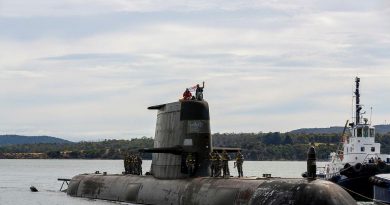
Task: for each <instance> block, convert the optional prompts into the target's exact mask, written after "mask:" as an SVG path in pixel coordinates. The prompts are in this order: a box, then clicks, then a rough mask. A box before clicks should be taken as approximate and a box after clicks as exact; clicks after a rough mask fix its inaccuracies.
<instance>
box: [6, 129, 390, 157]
mask: <svg viewBox="0 0 390 205" xmlns="http://www.w3.org/2000/svg"><path fill="white" fill-rule="evenodd" d="M213 139H214V143H213V144H214V146H218V147H241V148H242V150H243V154H244V155H245V159H246V160H305V159H306V152H307V150H308V148H309V146H310V144H314V145H315V147H316V151H317V159H318V160H326V159H327V157H328V155H329V153H330V152H332V151H335V150H336V149H337V145H338V143H339V141H340V138H339V135H338V134H292V133H278V132H274V133H223V134H221V133H216V134H213ZM376 140H377V142H380V143H381V144H382V148H381V149H382V153H390V133H389V134H384V135H380V134H377V137H376ZM150 147H153V139H152V138H148V137H142V138H135V139H131V140H104V141H100V142H78V143H71V144H43V143H41V144H26V145H9V146H3V147H0V158H24V157H23V156H24V155H23V154H20V153H41V155H40V157H41V158H42V156H45V157H44V158H81V159H120V158H122V157H123V155H124V154H126V153H128V152H137V151H138V149H140V148H150ZM11 153H19V154H18V155H15V154H11ZM28 156H29V157H26V158H31V155H28ZM32 158H33V157H32ZM143 158H146V159H150V158H151V155H150V154H143Z"/></svg>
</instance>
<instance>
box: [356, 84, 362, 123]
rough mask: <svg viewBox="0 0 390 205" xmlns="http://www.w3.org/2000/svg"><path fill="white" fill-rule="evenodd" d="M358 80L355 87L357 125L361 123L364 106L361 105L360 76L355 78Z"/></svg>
mask: <svg viewBox="0 0 390 205" xmlns="http://www.w3.org/2000/svg"><path fill="white" fill-rule="evenodd" d="M355 82H356V89H355V99H356V116H355V118H356V119H355V121H356V125H358V124H360V110H361V109H362V106H361V105H360V93H359V83H360V78H358V77H356V78H355Z"/></svg>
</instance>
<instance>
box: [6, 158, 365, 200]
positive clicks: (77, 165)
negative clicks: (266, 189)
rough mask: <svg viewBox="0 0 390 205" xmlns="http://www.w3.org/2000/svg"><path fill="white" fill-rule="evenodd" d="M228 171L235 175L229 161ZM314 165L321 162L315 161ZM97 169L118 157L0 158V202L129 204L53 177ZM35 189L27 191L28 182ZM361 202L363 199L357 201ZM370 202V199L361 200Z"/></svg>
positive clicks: (284, 173) (251, 169) (119, 165)
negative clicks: (79, 193)
mask: <svg viewBox="0 0 390 205" xmlns="http://www.w3.org/2000/svg"><path fill="white" fill-rule="evenodd" d="M150 163H151V161H150V160H144V161H143V165H142V170H143V171H144V172H145V171H148V170H149V168H150ZM229 165H230V170H231V171H230V172H231V174H232V175H235V176H236V175H237V171H236V169H233V162H230V164H229ZM318 166H322V164H321V163H318ZM305 169H306V162H305V161H298V162H297V161H294V162H288V161H245V162H244V166H243V170H244V175H245V176H262V175H263V174H265V173H267V174H272V176H276V177H291V178H300V177H301V173H302V172H303V171H305ZM97 170H99V171H100V172H103V171H106V172H107V173H109V174H110V173H121V172H122V171H123V161H122V160H47V159H45V160H38V159H36V160H34V159H29V160H22V159H19V160H13V159H10V160H7V159H2V160H0V205H25V204H28V205H69V204H72V205H89V204H93V205H113V204H114V205H115V204H116V205H117V204H129V203H119V202H110V201H103V200H92V199H84V198H76V197H69V196H67V195H66V194H65V193H63V192H60V191H59V189H60V187H61V184H62V182H59V181H57V178H72V177H73V176H75V175H77V174H80V173H92V172H95V171H97ZM31 185H33V186H35V187H36V188H37V189H38V190H39V192H35V193H33V192H31V191H30V186H31ZM361 204H363V203H361ZM364 204H372V203H364Z"/></svg>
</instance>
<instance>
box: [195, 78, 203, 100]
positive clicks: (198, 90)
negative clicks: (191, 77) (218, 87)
mask: <svg viewBox="0 0 390 205" xmlns="http://www.w3.org/2000/svg"><path fill="white" fill-rule="evenodd" d="M203 88H204V82H203V87H200V86H199V84H196V91H195V97H196V99H197V100H203Z"/></svg>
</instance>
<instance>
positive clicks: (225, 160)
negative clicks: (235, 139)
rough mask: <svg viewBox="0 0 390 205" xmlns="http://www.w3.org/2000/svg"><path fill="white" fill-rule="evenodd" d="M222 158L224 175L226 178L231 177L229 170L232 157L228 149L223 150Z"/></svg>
mask: <svg viewBox="0 0 390 205" xmlns="http://www.w3.org/2000/svg"><path fill="white" fill-rule="evenodd" d="M221 160H222V169H223V177H224V178H226V177H229V176H230V172H229V160H230V157H229V155H228V153H227V152H226V150H223V151H222V156H221Z"/></svg>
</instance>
